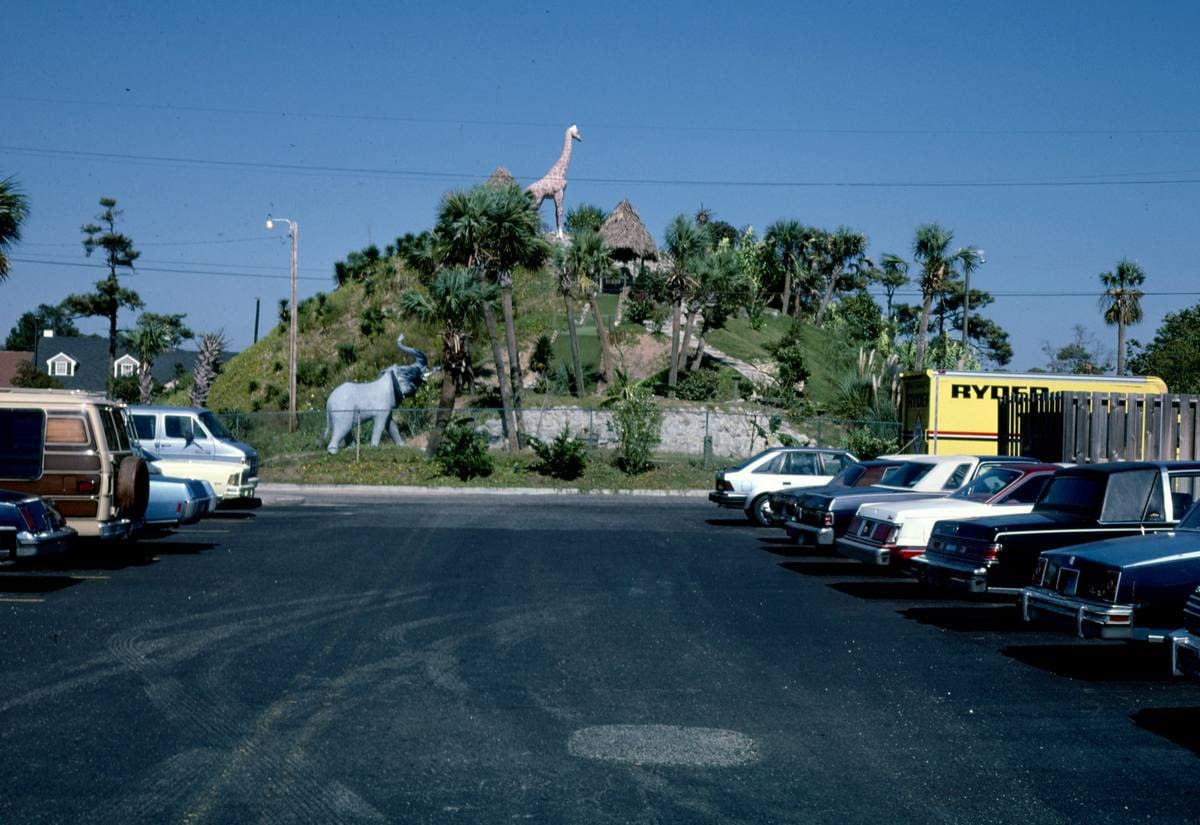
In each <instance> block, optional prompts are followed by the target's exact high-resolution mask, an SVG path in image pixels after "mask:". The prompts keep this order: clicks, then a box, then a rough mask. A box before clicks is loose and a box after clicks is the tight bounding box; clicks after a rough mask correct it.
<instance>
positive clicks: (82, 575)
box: [0, 495, 1200, 823]
mask: <svg viewBox="0 0 1200 825" xmlns="http://www.w3.org/2000/svg"><path fill="white" fill-rule="evenodd" d="M144 549H145V550H146V551H147V559H146V560H145V561H141V560H138V559H132V558H126V557H124V556H121V555H114V554H112V553H108V552H98V551H96V550H95V549H94V548H92V549H91V550H90V551H88V552H81V553H78V554H76V555H75V556H73V557H72V558H71V559H70V560H67V561H64V562H62V563H59V564H56V565H54V566H52V567H47V568H43V569H37V570H26V571H21V572H18V573H12V572H4V573H0V616H2V617H3V620H2V621H0V657H2V661H3V670H2V672H3V689H2V690H0V753H3V754H4V757H5V759H4V774H5V776H6V780H7V781H6V787H5V790H4V793H3V794H0V822H14V823H16V822H21V823H25V822H47V823H82V822H104V823H109V822H117V821H134V822H187V823H201V822H214V823H245V822H271V823H276V822H279V823H282V822H337V823H357V822H463V823H476V822H512V821H535V822H538V821H540V822H555V823H558V822H579V823H592V822H646V823H659V822H745V823H764V822H804V823H812V822H829V823H834V822H837V823H842V822H880V821H892V822H938V823H943V822H945V823H951V822H964V823H980V822H989V823H991V822H995V823H1005V822H1014V823H1016V822H1020V823H1057V822H1086V823H1108V822H1111V823H1127V822H1138V821H1153V822H1155V823H1167V822H1179V823H1183V822H1196V821H1197V820H1198V819H1200V785H1198V784H1197V783H1196V781H1195V777H1196V775H1197V771H1198V770H1200V761H1197V754H1198V753H1200V684H1197V683H1190V682H1183V681H1173V680H1171V679H1170V678H1169V677H1168V676H1167V675H1166V655H1165V652H1164V651H1163V650H1161V649H1160V648H1145V647H1142V648H1139V647H1135V646H1127V645H1123V644H1120V643H1097V642H1086V643H1085V642H1077V641H1075V640H1072V639H1070V638H1068V637H1066V636H1061V635H1057V634H1054V633H1049V632H1045V631H1040V630H1034V629H1029V628H1027V627H1024V626H1022V625H1021V623H1020V622H1019V620H1018V618H1017V615H1016V610H1015V608H1014V607H1012V606H1011V605H1009V604H1006V603H1003V602H999V601H972V602H961V601H954V600H948V599H943V598H932V597H930V596H929V595H928V594H926V593H924V592H923V591H921V590H920V589H918V586H917V585H916V583H915V582H913V581H910V580H907V579H900V578H893V577H881V576H876V575H871V574H870V573H869V571H867V570H866V568H864V567H863V566H862V565H859V564H857V563H856V562H851V561H849V560H841V559H838V558H834V557H830V556H824V555H818V554H815V553H813V552H812V551H807V550H803V549H800V548H796V547H794V546H792V545H790V544H789V543H787V542H786V539H785V538H784V536H783V533H782V531H776V530H762V529H756V528H752V527H750V526H749V525H747V524H746V523H745V522H744V521H741V520H740V519H735V518H732V517H731V516H730V514H729V513H728V511H719V510H717V509H716V508H714V507H712V506H711V505H710V504H708V503H707V502H706V501H704V500H702V499H696V498H686V499H673V498H638V497H624V496H521V497H509V496H496V495H488V496H472V495H454V496H438V495H427V496H414V497H405V498H390V499H388V500H386V501H379V502H373V501H370V500H368V499H363V498H355V499H353V500H345V499H343V500H341V501H339V500H336V499H328V498H325V499H322V498H313V497H309V498H308V499H307V500H305V501H300V500H299V499H293V500H285V501H280V502H276V503H269V504H268V505H267V506H265V507H263V508H262V509H260V510H256V511H252V512H233V513H222V514H218V516H217V517H215V518H211V519H206V520H204V521H202V522H201V523H199V524H198V525H195V526H193V527H190V528H185V529H183V530H181V531H179V532H178V533H176V534H174V535H171V536H167V537H164V538H161V539H157V540H154V541H151V542H146V543H145V544H144Z"/></svg>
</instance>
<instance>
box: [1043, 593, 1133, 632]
mask: <svg viewBox="0 0 1200 825" xmlns="http://www.w3.org/2000/svg"><path fill="white" fill-rule="evenodd" d="M1021 618H1023V619H1024V620H1025V621H1027V622H1038V621H1043V622H1046V621H1048V622H1049V623H1050V624H1058V625H1060V626H1061V625H1064V621H1063V620H1067V622H1069V623H1073V625H1074V628H1075V635H1076V636H1078V637H1079V638H1081V639H1132V638H1134V635H1135V634H1134V631H1133V608H1132V607H1129V606H1127V605H1123V604H1114V605H1101V604H1098V603H1096V602H1088V601H1084V600H1083V599H1080V598H1077V597H1073V596H1064V595H1062V594H1061V593H1055V592H1053V591H1049V590H1046V589H1044V588H1040V587H1026V588H1024V589H1022V590H1021ZM1056 620H1057V621H1056Z"/></svg>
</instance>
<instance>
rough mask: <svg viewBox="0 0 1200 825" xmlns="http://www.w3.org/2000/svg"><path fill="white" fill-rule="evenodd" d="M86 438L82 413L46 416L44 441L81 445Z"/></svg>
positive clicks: (85, 424)
mask: <svg viewBox="0 0 1200 825" xmlns="http://www.w3.org/2000/svg"><path fill="white" fill-rule="evenodd" d="M89 441H90V439H89V438H88V429H87V422H86V421H84V419H83V416H82V415H51V416H49V417H47V418H46V443H47V444H71V445H76V446H78V445H83V444H87V443H88V442H89Z"/></svg>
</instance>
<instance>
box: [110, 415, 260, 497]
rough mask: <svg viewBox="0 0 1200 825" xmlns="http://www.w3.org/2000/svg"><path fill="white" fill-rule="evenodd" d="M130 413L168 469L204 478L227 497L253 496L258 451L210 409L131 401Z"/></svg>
mask: <svg viewBox="0 0 1200 825" xmlns="http://www.w3.org/2000/svg"><path fill="white" fill-rule="evenodd" d="M129 413H130V417H131V418H132V419H133V429H134V432H135V433H136V435H137V438H138V441H140V442H141V445H142V447H143V448H145V449H146V450H148V451H149V452H151V453H153V454H154V457H155V458H156V459H157V460H155V461H154V464H155V465H156V466H158V467H159V468H160V469H162V471H163V472H164V473H166V474H167V475H170V476H177V477H180V478H195V479H203V480H205V481H207V482H209V483H210V484H211V485H212V486H213V490H215V491H216V493H217V495H218V496H219V497H220V498H221V499H223V500H226V501H230V500H234V499H250V498H253V497H254V491H255V490H256V489H257V488H258V453H257V452H256V451H255V449H254V448H253V447H251V446H250V445H249V444H246V443H245V442H243V441H238V440H237V439H236V438H234V437H233V433H231V432H229V430H228V429H226V427H225V425H224V424H222V423H221V420H220V419H219V418H217V416H216V415H214V414H213V412H212V411H211V410H206V409H204V408H203V407H151V406H132V407H130V408H129Z"/></svg>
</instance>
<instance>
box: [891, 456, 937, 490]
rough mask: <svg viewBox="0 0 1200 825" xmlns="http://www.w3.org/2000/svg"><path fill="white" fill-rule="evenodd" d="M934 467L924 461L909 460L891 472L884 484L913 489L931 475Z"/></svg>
mask: <svg viewBox="0 0 1200 825" xmlns="http://www.w3.org/2000/svg"><path fill="white" fill-rule="evenodd" d="M933 467H934V465H933V464H930V463H927V462H924V461H907V462H905V463H904V464H901V465H900V466H899V467H897V468H896V469H894V470H892V471H891V472H889V473H888V474H887V475H886V476H885V477H884V479H883V485H884V486H887V487H902V488H904V489H911V488H913V487H915V486H917V484H918V483H919V482H920V481H921V479H923V478H925V476H927V475H929V471H930V470H932V469H933Z"/></svg>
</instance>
